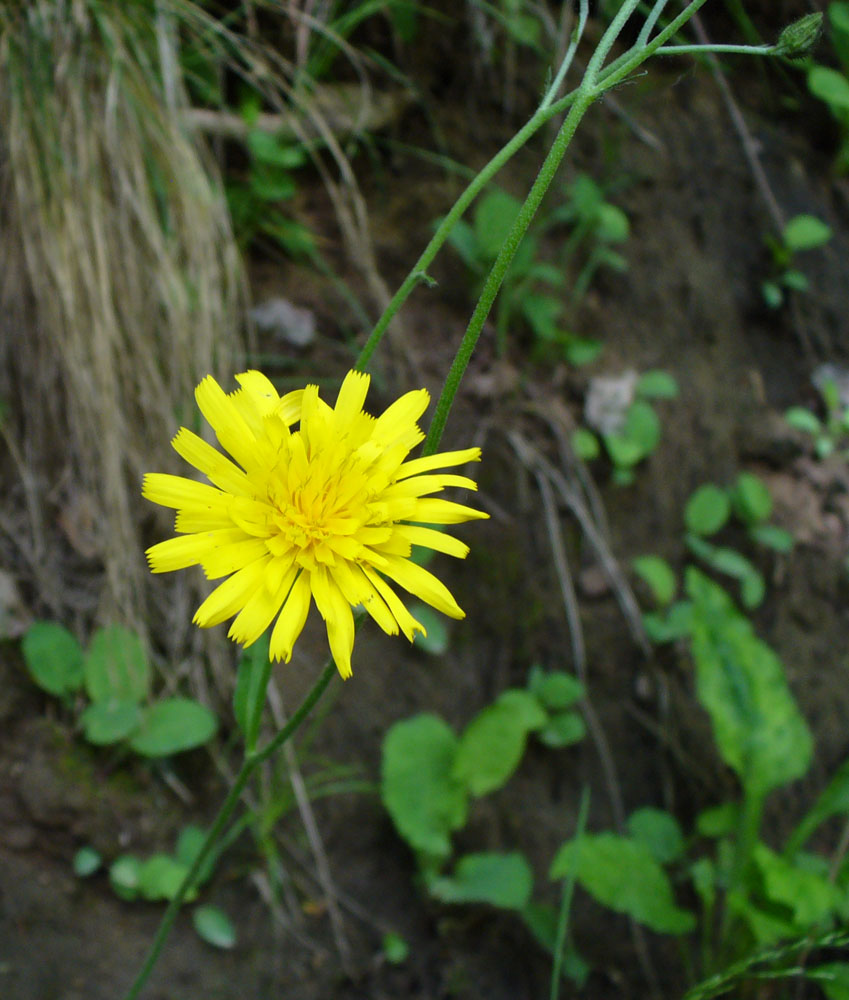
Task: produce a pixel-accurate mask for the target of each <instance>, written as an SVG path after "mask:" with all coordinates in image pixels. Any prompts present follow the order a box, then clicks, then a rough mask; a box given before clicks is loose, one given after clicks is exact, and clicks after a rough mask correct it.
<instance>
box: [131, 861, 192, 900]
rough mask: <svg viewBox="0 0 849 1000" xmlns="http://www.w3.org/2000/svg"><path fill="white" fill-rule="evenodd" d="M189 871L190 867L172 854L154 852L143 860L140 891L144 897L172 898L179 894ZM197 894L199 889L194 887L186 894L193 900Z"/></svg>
mask: <svg viewBox="0 0 849 1000" xmlns="http://www.w3.org/2000/svg"><path fill="white" fill-rule="evenodd" d="M188 873H189V869H188V867H187V866H186V865H184V864H183V863H182V862H181V861H178V860H177V859H176V858H172V857H171V855H170V854H154V855H152V856H151V857H149V858H148V859H147V861H144V862H142V865H141V867H140V868H139V873H138V888H139V893H140V894H141V895H142V897H143V898H144V899H168V900H171V899H173V898H174V897H175V896H176V895H177V891H178V889H179V888H180V886H181V885H182V884H183V879H184V878H185V877H186V875H188ZM196 896H197V891H196V890H195V889H194V888H192V889H191V890H189V892H188V893H187V894H186V899H187V900H192V899H194V898H196Z"/></svg>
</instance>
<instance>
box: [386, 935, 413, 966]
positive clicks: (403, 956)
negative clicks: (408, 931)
mask: <svg viewBox="0 0 849 1000" xmlns="http://www.w3.org/2000/svg"><path fill="white" fill-rule="evenodd" d="M409 955H410V946H409V945H408V944H407V942H406V941H405V940H404V938H402V937H401V935H400V934H396V933H395V931H387V933H386V934H384V935H383V957H384V958H385V959H386V961H387V962H389V964H390V965H401V964H403V963H404V962H406V961H407V959H408V958H409Z"/></svg>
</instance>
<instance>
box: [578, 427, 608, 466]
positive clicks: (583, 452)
mask: <svg viewBox="0 0 849 1000" xmlns="http://www.w3.org/2000/svg"><path fill="white" fill-rule="evenodd" d="M571 440H572V448H573V449H574V451H575V454H576V455H577V456H578V458H580V459H581V460H582V461H584V462H591V461H592V460H593V459H594V458H598V456H599V455H600V454H601V445H600V444H599V443H598V438H597V437H596V436H595V434H593V432H592V431H590V430H587V428H586V427H577V428H576V429H575V430H574V431H572V438H571Z"/></svg>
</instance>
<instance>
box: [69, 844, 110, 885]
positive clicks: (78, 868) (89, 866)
mask: <svg viewBox="0 0 849 1000" xmlns="http://www.w3.org/2000/svg"><path fill="white" fill-rule="evenodd" d="M102 864H103V858H101V856H100V854H99V853H98V852H97V851H96V850H95V849H94V848H93V847H81V848H80V849H79V850H78V851H77V853H76V854H75V855H74V860H73V861H72V862H71V867H72V868H73V870H74V874H75V875H76V876H77V878H88V877H89V875H94V873H95V872H96V871H97V869H98V868H100V866H101V865H102Z"/></svg>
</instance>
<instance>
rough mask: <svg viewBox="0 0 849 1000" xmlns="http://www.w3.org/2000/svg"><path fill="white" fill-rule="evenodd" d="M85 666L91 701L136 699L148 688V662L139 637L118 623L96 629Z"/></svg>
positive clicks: (140, 698) (143, 697) (87, 688)
mask: <svg viewBox="0 0 849 1000" xmlns="http://www.w3.org/2000/svg"><path fill="white" fill-rule="evenodd" d="M84 669H85V686H86V691H87V692H88V696H89V698H91V700H92V701H112V700H114V701H135V702H139V701H144V699H145V698H146V697H147V696H148V693H149V691H150V665H149V664H148V662H147V656H146V655H145V651H144V646H143V645H142V643H141V639H139V637H138V636H137V635H136V634H135V632H131V631H130V630H129V629H126V628H123V627H122V626H121V625H110V626H109V627H107V628H102V629H98V631H97V632H95V634H94V637H93V638H92V640H91V645H90V646H89V649H88V652H87V653H86V656H85V664H84Z"/></svg>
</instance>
